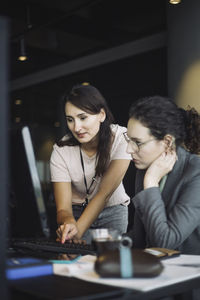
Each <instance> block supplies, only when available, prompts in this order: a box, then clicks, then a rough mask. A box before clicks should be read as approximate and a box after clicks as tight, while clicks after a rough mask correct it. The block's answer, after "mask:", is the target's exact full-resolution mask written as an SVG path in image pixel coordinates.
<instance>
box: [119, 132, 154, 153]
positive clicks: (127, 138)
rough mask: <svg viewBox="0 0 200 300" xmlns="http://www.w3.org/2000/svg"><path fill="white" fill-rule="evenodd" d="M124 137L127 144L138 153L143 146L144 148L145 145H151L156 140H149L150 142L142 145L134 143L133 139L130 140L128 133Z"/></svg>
mask: <svg viewBox="0 0 200 300" xmlns="http://www.w3.org/2000/svg"><path fill="white" fill-rule="evenodd" d="M123 135H124V138H125V140H126V142H127V143H128V144H130V145H131V147H132V148H134V149H135V151H137V152H139V151H140V148H141V146H143V145H145V144H147V143H149V142H151V141H154V140H155V139H151V140H148V141H146V142H143V143H142V142H135V141H133V140H132V139H130V138H129V137H128V135H127V132H124V133H123Z"/></svg>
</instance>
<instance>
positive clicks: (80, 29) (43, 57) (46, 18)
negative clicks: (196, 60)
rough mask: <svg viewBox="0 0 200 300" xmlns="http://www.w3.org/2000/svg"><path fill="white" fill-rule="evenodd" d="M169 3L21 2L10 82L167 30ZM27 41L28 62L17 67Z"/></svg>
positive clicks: (10, 10) (15, 16)
mask: <svg viewBox="0 0 200 300" xmlns="http://www.w3.org/2000/svg"><path fill="white" fill-rule="evenodd" d="M165 8H166V0H152V1H151V0H146V1H136V0H135V1H134V0H123V1H122V0H120V1H119V0H18V1H13V0H12V1H10V2H8V4H7V5H5V7H4V8H3V14H5V15H7V16H9V17H10V19H11V34H10V46H11V79H12V80H13V79H16V78H20V77H21V76H25V75H27V74H31V73H34V72H37V71H39V70H42V69H46V68H48V67H52V66H55V65H58V64H62V63H66V62H68V61H71V60H73V59H76V58H79V57H82V56H85V55H89V54H92V53H97V52H98V51H101V50H105V49H109V48H112V47H115V46H118V45H122V44H124V43H127V42H130V41H134V40H137V39H140V38H142V37H146V36H149V35H152V34H155V33H159V32H163V31H165V29H166V16H165V10H166V9H165ZM21 38H24V40H25V46H26V52H27V55H28V60H27V61H25V62H19V61H18V60H17V57H18V55H19V52H20V39H21Z"/></svg>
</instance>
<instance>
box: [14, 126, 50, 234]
mask: <svg viewBox="0 0 200 300" xmlns="http://www.w3.org/2000/svg"><path fill="white" fill-rule="evenodd" d="M9 148H10V151H9V154H10V186H9V190H10V201H9V207H10V209H9V211H10V218H9V219H10V220H9V234H10V237H12V238H16V237H23V238H32V237H47V238H48V237H49V236H50V229H49V224H48V218H47V211H46V206H45V200H44V197H43V194H42V189H41V184H40V179H39V175H38V170H37V167H36V160H35V154H34V148H33V143H32V139H31V134H30V130H29V128H28V127H27V126H25V127H22V128H18V129H12V130H10V147H9Z"/></svg>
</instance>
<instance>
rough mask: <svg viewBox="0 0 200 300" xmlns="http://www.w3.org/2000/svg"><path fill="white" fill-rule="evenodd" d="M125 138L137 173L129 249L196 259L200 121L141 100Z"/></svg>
mask: <svg viewBox="0 0 200 300" xmlns="http://www.w3.org/2000/svg"><path fill="white" fill-rule="evenodd" d="M124 136H125V139H126V141H127V143H128V144H127V152H128V153H129V154H131V156H132V160H133V162H134V164H135V167H136V168H137V174H136V182H135V196H134V197H133V199H132V201H133V204H134V208H135V210H134V222H133V229H132V230H131V231H130V232H129V234H130V235H131V237H132V239H133V245H134V247H136V248H146V247H164V248H171V249H178V250H180V251H181V252H182V253H186V254H200V157H199V156H198V154H200V115H199V114H198V112H197V111H196V110H195V109H194V108H190V107H189V108H188V109H187V110H184V109H181V108H178V107H177V105H176V104H175V103H174V102H173V101H171V100H170V99H168V98H165V97H161V96H152V97H146V98H142V99H139V100H137V101H136V102H134V103H133V104H132V106H131V108H130V112H129V121H128V126H127V133H125V134H124Z"/></svg>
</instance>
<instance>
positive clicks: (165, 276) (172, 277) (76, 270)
mask: <svg viewBox="0 0 200 300" xmlns="http://www.w3.org/2000/svg"><path fill="white" fill-rule="evenodd" d="M95 260H96V257H95V256H92V255H86V256H83V257H81V258H80V260H78V261H77V262H75V263H74V264H70V265H56V264H54V274H57V275H64V276H73V277H76V278H78V279H82V280H86V281H90V282H94V283H100V284H106V285H112V286H118V287H122V288H129V289H134V290H140V291H150V290H153V289H156V288H160V287H164V286H168V285H171V284H174V283H178V282H182V281H185V280H188V279H192V278H195V277H199V276H200V267H199V268H193V267H185V266H181V265H178V263H177V262H179V264H182V263H184V264H185V262H186V261H187V262H189V261H190V263H191V261H192V262H193V263H194V262H196V263H200V256H194V255H181V256H179V257H176V258H170V259H166V260H164V261H163V264H164V270H163V272H162V273H161V274H160V275H159V276H156V277H152V278H131V279H120V278H119V279H116V278H100V277H99V275H98V274H97V273H96V272H95V271H94V262H95ZM172 261H173V263H172Z"/></svg>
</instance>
